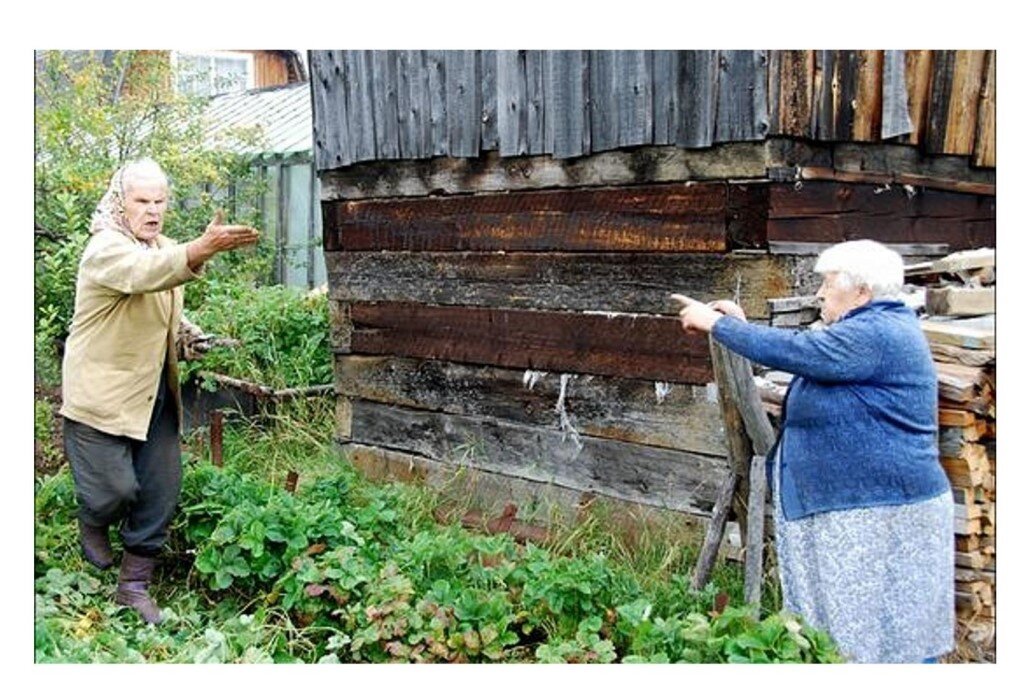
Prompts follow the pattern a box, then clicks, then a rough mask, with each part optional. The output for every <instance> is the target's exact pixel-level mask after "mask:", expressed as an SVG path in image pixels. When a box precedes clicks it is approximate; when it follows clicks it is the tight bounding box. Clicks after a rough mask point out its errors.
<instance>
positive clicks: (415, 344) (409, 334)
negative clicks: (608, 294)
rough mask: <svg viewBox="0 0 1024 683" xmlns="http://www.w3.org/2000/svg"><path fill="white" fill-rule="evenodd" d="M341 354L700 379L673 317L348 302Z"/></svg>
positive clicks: (701, 358)
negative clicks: (347, 343) (346, 344)
mask: <svg viewBox="0 0 1024 683" xmlns="http://www.w3.org/2000/svg"><path fill="white" fill-rule="evenodd" d="M350 311H351V313H350V315H351V324H352V332H351V348H350V349H339V350H341V351H344V352H348V351H351V352H352V353H365V354H373V355H393V356H405V357H410V358H428V359H437V360H451V361H458V362H468V363H481V364H485V365H494V366H498V367H512V368H521V369H524V370H525V369H531V370H553V371H558V372H580V373H587V374H595V375H612V376H615V377H632V378H637V379H649V380H655V381H666V382H681V383H685V384H705V383H707V382H709V381H710V379H711V367H710V360H709V355H708V345H707V338H706V337H705V336H703V335H686V334H683V332H682V330H681V328H680V326H679V321H678V318H676V317H674V316H672V317H670V316H648V315H632V314H611V313H609V314H601V313H595V314H579V313H555V312H550V311H520V310H511V309H481V308H463V307H454V306H423V305H420V304H405V303H390V302H382V303H353V304H351V309H350Z"/></svg>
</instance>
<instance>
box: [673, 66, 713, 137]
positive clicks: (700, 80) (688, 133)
mask: <svg viewBox="0 0 1024 683" xmlns="http://www.w3.org/2000/svg"><path fill="white" fill-rule="evenodd" d="M718 75H719V68H718V50H684V51H682V52H680V53H679V111H678V122H679V126H678V129H677V131H676V144H677V145H679V146H680V147H710V146H711V145H712V144H713V143H714V141H715V115H716V113H717V111H718Z"/></svg>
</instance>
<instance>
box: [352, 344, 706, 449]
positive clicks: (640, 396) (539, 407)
mask: <svg viewBox="0 0 1024 683" xmlns="http://www.w3.org/2000/svg"><path fill="white" fill-rule="evenodd" d="M335 368H336V373H335V377H336V379H335V383H336V390H337V392H338V394H339V395H341V396H345V397H348V398H349V399H350V400H356V399H363V400H368V401H375V402H377V403H386V404H391V405H396V406H400V407H406V408H411V409H416V410H428V411H433V412H445V413H450V414H453V415H468V416H474V415H476V416H482V415H485V416H488V417H493V418H497V419H500V420H506V421H509V422H515V423H518V424H524V425H531V426H535V427H543V428H548V429H557V428H559V426H560V424H561V423H562V418H563V415H564V416H565V419H566V420H568V421H569V423H570V424H571V425H572V426H573V428H575V429H576V430H577V431H578V432H579V434H581V435H584V436H592V437H598V438H607V439H617V440H619V441H628V442H631V443H636V444H646V445H651V446H657V447H660V448H671V449H676V450H685V451H690V452H694V453H703V454H706V455H711V456H717V457H724V456H725V443H724V440H723V434H722V426H721V423H720V419H719V413H718V405H717V403H716V402H715V400H716V396H715V394H714V393H713V392H711V391H710V390H709V389H707V388H705V387H698V386H694V385H685V384H672V383H660V384H659V383H655V382H650V381H642V380H630V379H619V378H611V377H600V376H594V375H570V376H566V377H564V378H563V376H562V375H561V374H560V373H556V372H550V373H540V372H536V373H524V372H523V371H519V370H509V369H505V368H495V367H487V366H477V365H465V364H461V363H449V362H444V361H436V360H418V359H411V358H392V357H379V356H355V355H339V356H337V358H336V366H335ZM563 383H564V390H563ZM560 399H561V400H560ZM559 406H561V407H562V408H563V409H564V412H562V411H560V410H558V408H559Z"/></svg>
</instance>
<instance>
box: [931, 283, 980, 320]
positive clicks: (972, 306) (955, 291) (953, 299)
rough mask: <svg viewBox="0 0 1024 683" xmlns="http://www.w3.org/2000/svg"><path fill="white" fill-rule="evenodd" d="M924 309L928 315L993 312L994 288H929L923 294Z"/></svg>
mask: <svg viewBox="0 0 1024 683" xmlns="http://www.w3.org/2000/svg"><path fill="white" fill-rule="evenodd" d="M925 310H926V311H927V312H928V314H929V315H954V316H972V315H987V314H989V313H995V311H996V288H995V287H984V288H980V289H979V288H972V287H942V288H938V289H935V288H929V289H928V291H927V292H926V294H925Z"/></svg>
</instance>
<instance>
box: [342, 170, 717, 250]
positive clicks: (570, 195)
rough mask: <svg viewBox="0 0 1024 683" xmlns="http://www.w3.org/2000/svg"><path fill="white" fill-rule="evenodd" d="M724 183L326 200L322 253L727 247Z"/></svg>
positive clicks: (707, 248)
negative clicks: (341, 200)
mask: <svg viewBox="0 0 1024 683" xmlns="http://www.w3.org/2000/svg"><path fill="white" fill-rule="evenodd" d="M726 195H727V192H726V186H725V185H724V184H722V183H702V184H695V185H692V186H687V185H666V186H647V187H642V188H636V189H627V188H612V189H597V190H593V189H580V190H571V191H555V190H552V191H545V192H532V193H529V194H515V195H507V194H500V195H480V196H459V197H444V198H434V199H405V200H392V201H368V202H330V203H326V204H324V205H323V210H324V249H325V250H326V251H334V250H353V251H376V250H392V251H404V250H414V251H464V250H472V251H496V250H505V251H548V250H553V249H559V250H563V251H718V252H721V251H725V250H726V235H727V218H726Z"/></svg>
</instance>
